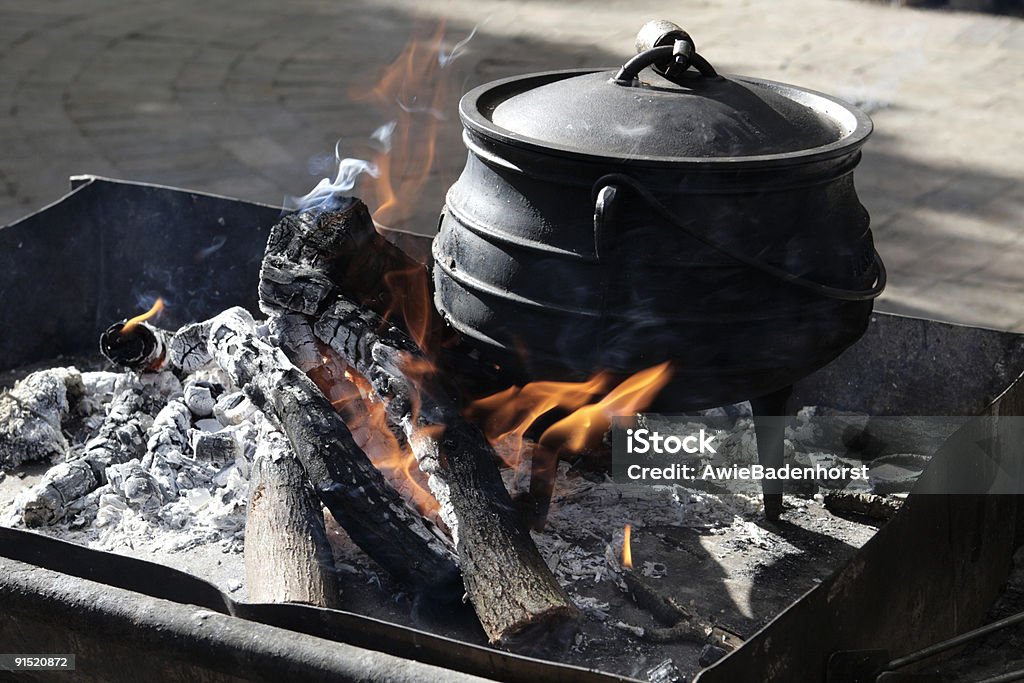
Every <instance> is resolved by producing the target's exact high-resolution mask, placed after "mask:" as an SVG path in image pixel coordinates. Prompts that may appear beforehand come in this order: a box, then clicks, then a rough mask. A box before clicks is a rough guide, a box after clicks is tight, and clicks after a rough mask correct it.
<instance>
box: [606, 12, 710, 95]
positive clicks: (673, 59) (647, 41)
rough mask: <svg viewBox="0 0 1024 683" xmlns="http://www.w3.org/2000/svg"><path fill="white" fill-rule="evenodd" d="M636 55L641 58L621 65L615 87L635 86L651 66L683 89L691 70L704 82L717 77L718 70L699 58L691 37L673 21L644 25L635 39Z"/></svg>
mask: <svg viewBox="0 0 1024 683" xmlns="http://www.w3.org/2000/svg"><path fill="white" fill-rule="evenodd" d="M636 51H637V53H638V54H637V55H636V56H635V57H633V58H632V59H630V60H629V61H628V62H626V63H625V64H623V65H622V68H621V69H619V71H618V73H616V74H615V76H614V77H613V78H612V83H615V84H617V85H627V86H628V85H633V82H634V81H635V80H636V78H637V76H638V75H639V74H640V72H641V71H643V70H644V69H646V68H647V67H649V66H650V67H653V68H654V70H655V71H656V72H658V73H659V74H661V75H662V76H664V77H665V78H667V79H668V80H670V81H672V82H673V83H676V84H679V85H683V82H682V80H681V79H682V77H683V74H684V73H685V72H686V70H687V69H689V68H690V67H691V66H692V67H694V68H696V69H697V71H699V72H700V74H701V75H702V76H704V77H705V78H715V77H717V76H718V72H717V71H715V67H713V66H711V64H710V63H709V62H708V60H706V59H704V58H703V57H701V56H700V55H699V54H697V48H696V46H695V45H694V42H693V38H691V37H690V34H689V33H687V32H686V31H684V30H683V29H682V28H680V27H679V26H678V25H676V24H673V23H672V22H671V21H666V20H664V19H657V20H655V21H649V22H647V23H646V24H644V26H643V28H641V29H640V32H639V33H637V35H636Z"/></svg>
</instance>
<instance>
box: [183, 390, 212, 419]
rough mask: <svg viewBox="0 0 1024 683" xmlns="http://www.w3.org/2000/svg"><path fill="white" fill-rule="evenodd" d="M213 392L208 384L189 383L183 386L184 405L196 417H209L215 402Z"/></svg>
mask: <svg viewBox="0 0 1024 683" xmlns="http://www.w3.org/2000/svg"><path fill="white" fill-rule="evenodd" d="M213 392H214V387H213V386H212V385H211V384H210V383H209V382H193V383H189V384H187V385H186V386H185V405H186V406H188V409H189V410H190V411H192V414H193V415H195V416H196V417H210V416H211V415H213V406H214V404H215V403H216V402H217V399H216V398H214V393H213Z"/></svg>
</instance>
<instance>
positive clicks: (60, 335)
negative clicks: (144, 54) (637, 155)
mask: <svg viewBox="0 0 1024 683" xmlns="http://www.w3.org/2000/svg"><path fill="white" fill-rule="evenodd" d="M73 188H74V189H73V191H72V192H71V193H70V194H69V195H68V196H66V197H65V198H64V199H62V200H61V201H60V202H58V203H56V204H54V205H52V206H50V207H48V208H47V209H44V210H43V211H41V212H39V213H37V214H34V215H32V216H29V217H28V218H26V219H24V220H22V221H19V222H17V223H15V224H12V225H10V226H8V227H6V228H3V229H0V296H2V297H3V300H4V313H3V320H2V329H3V335H2V336H0V352H2V355H0V359H2V360H0V364H2V366H3V367H0V369H8V368H11V367H16V366H20V365H24V364H28V363H34V362H38V361H43V360H49V359H53V358H55V357H56V356H57V355H59V354H79V353H83V352H90V351H92V350H93V349H94V347H95V344H96V339H97V338H98V335H99V334H100V333H101V332H102V330H103V328H104V327H105V326H106V324H107V323H109V321H111V320H117V319H120V318H122V317H124V316H126V315H127V314H129V313H131V312H134V311H135V310H136V308H137V304H138V301H137V297H138V296H139V295H140V294H143V293H145V292H146V291H148V290H150V289H152V290H160V291H161V292H163V293H167V294H169V296H170V298H171V300H172V302H174V303H176V304H177V307H176V310H175V311H173V312H174V313H176V314H177V319H176V320H174V321H172V322H173V323H180V322H184V321H186V319H194V318H203V317H207V316H209V315H212V314H214V313H215V312H217V311H219V310H221V309H223V308H225V307H227V306H230V305H237V304H242V305H247V306H248V307H250V308H252V309H253V310H255V286H254V283H255V282H256V279H257V276H258V267H259V261H260V257H261V255H262V252H263V244H264V240H265V237H266V234H267V230H268V229H269V227H270V225H271V224H272V223H273V222H274V221H275V220H276V219H277V217H278V216H279V214H280V210H279V209H277V208H275V207H270V206H263V205H256V204H251V203H246V202H240V201H236V200H231V199H226V198H221V197H212V196H208V195H201V194H197V193H192V192H186V191H180V190H172V189H168V188H160V187H154V186H151V185H139V184H132V183H124V182H120V181H111V180H105V179H99V178H92V177H86V178H78V179H75V180H74V182H73ZM221 236H223V237H221ZM398 237H401V236H398ZM217 244H220V247H218V249H216V250H214V251H213V252H209V249H210V248H211V247H212V246H215V245H217ZM415 246H420V247H421V246H422V243H420V244H418V245H415ZM200 252H202V254H203V255H204V256H205V258H202V259H197V255H198V254H200ZM191 283H197V284H199V285H201V288H200V289H188V290H181V291H180V292H177V293H176V292H175V291H174V290H173V289H171V291H170V292H168V285H169V284H173V285H177V286H179V287H192V284H191ZM176 294H177V298H176V299H175V296H176ZM1022 373H1024V336H1022V335H1016V334H1009V333H1003V332H996V331H992V330H984V329H978V328H970V327H961V326H956V325H949V324H944V323H938V322H934V321H929V320H920V319H915V318H905V317H900V316H891V315H885V314H875V315H874V316H873V317H872V319H871V322H870V324H869V327H868V330H867V332H866V334H865V336H864V337H863V339H862V340H861V341H860V342H858V343H857V344H856V345H854V346H853V347H851V348H850V349H849V350H848V351H847V352H846V353H844V354H843V355H842V356H840V357H839V358H838V359H837V360H836V361H835V362H833V363H832V364H830V365H828V366H827V367H825V368H824V369H822V370H820V371H818V372H816V373H815V374H813V375H811V376H809V377H807V378H806V379H804V380H802V381H800V382H798V383H797V385H796V387H795V397H794V400H795V402H799V404H806V405H813V404H827V405H830V406H833V407H835V408H839V409H845V410H853V411H857V412H862V413H867V414H871V415H992V416H999V415H1022V414H1024V382H1022V381H1021V377H1022ZM977 457H978V456H976V455H974V454H973V453H972V452H961V451H958V450H957V444H956V442H955V441H953V440H951V441H950V442H947V444H946V446H944V447H943V448H942V449H940V451H939V452H938V453H937V454H936V456H935V457H934V458H933V461H932V465H931V466H930V468H929V470H928V472H927V473H926V478H927V476H928V475H929V474H931V473H933V472H934V471H936V470H939V471H941V469H942V468H943V467H944V466H945V464H948V463H950V462H954V461H955V462H957V463H960V464H963V463H964V462H971V459H972V458H977ZM1022 510H1024V505H1022V504H1021V498H1020V497H1019V496H1008V495H1004V496H944V495H921V494H911V496H910V498H909V500H908V502H907V503H906V504H905V505H904V507H903V509H902V510H901V512H900V513H899V514H898V515H897V516H896V518H895V519H893V520H892V521H891V522H890V523H889V524H887V525H886V526H885V527H884V528H882V529H881V530H880V531H879V532H878V533H877V534H876V535H875V536H874V537H873V538H872V539H871V540H870V541H869V542H868V543H867V544H866V545H865V546H864V547H863V548H862V549H861V550H859V551H858V552H857V553H856V554H855V555H854V557H853V558H852V560H851V561H850V562H849V563H848V564H846V565H845V566H844V567H842V568H841V569H840V570H839V571H837V572H836V573H835V574H834V575H833V576H831V577H830V578H829V579H827V580H826V581H824V582H823V583H822V584H821V585H819V586H818V587H816V588H815V589H814V590H812V591H810V592H809V593H807V594H806V595H805V596H804V597H803V598H801V599H800V600H799V601H797V602H796V603H794V604H793V605H792V606H791V607H789V608H788V609H787V610H785V611H784V612H783V613H782V614H780V615H779V616H778V617H776V618H775V619H774V620H773V621H772V622H771V623H770V624H768V625H767V626H766V627H765V628H764V629H762V630H761V631H760V632H758V633H757V634H755V635H754V636H753V637H752V638H751V639H750V640H749V641H748V642H747V643H746V644H745V645H744V646H743V647H741V648H740V649H738V650H737V651H735V652H733V653H732V654H731V655H729V656H727V657H725V658H724V659H722V660H721V661H719V662H718V663H717V664H716V665H714V666H713V667H711V668H710V669H707V670H705V671H704V672H702V673H701V674H700V675H699V676H698V679H697V680H698V681H700V683H716V682H718V681H767V680H774V681H815V680H824V678H825V671H826V665H827V661H828V658H829V657H830V655H831V654H832V653H835V652H839V651H850V650H862V649H868V648H878V647H884V648H886V649H888V650H889V651H890V652H891V653H892V654H893V655H894V656H899V655H901V654H905V653H908V652H911V651H913V650H915V649H919V648H920V647H923V646H925V645H928V644H931V643H933V642H936V641H938V640H941V639H943V638H946V637H949V636H951V635H954V634H957V633H960V632H963V631H965V630H967V629H969V628H971V627H973V626H975V625H977V624H978V623H979V622H980V620H981V619H982V616H983V614H984V612H985V610H986V608H987V607H988V606H989V605H990V604H991V602H992V600H993V599H994V597H995V596H996V594H997V593H998V591H999V589H1000V588H1001V586H1002V585H1003V583H1004V581H1005V579H1006V576H1007V574H1008V571H1009V568H1010V558H1011V554H1012V552H1013V549H1014V548H1015V547H1016V546H1017V545H1019V543H1020V542H1021V541H1022V540H1024V539H1022V536H1024V533H1022V532H1024V520H1022ZM893 577H901V578H902V579H903V580H902V581H895V580H893ZM0 604H3V606H4V609H3V611H2V613H0V652H34V653H43V652H49V653H58V652H60V653H74V654H76V656H77V662H76V665H77V671H76V673H75V674H73V676H74V677H75V678H76V679H82V680H96V681H101V680H102V681H111V680H127V679H129V678H132V679H135V678H138V677H140V676H141V677H143V678H147V679H150V678H154V677H159V678H161V679H167V680H196V679H202V680H210V681H237V680H280V679H281V678H282V677H287V678H288V679H289V680H307V679H316V680H323V679H327V678H330V679H332V680H352V681H355V680H360V681H384V680H389V681H406V680H407V681H419V680H451V681H470V680H481V679H493V680H506V681H556V680H576V681H584V682H586V681H615V680H619V681H622V680H628V679H625V678H623V677H621V676H615V675H610V674H603V673H599V672H593V671H586V670H583V669H579V668H574V667H568V666H564V665H560V664H554V663H550V662H544V661H540V660H538V659H533V658H529V657H522V656H517V655H511V654H507V653H502V652H497V651H494V650H490V649H487V648H484V647H478V646H475V645H471V644H468V643H464V642H459V641H456V640H451V639H448V638H443V637H439V636H435V635H431V634H428V633H424V632H422V631H417V630H415V629H412V628H408V627H405V626H401V625H396V624H390V623H385V622H382V621H379V620H375V619H370V618H367V617H363V616H360V615H356V614H351V613H347V612H342V611H337V610H326V609H318V608H312V607H305V606H299V605H251V604H241V603H235V602H233V601H232V600H231V599H229V598H228V597H226V596H225V595H224V594H222V593H221V592H220V591H219V590H218V589H216V588H215V587H214V586H212V585H211V584H209V583H207V582H205V581H202V580H200V579H198V578H195V577H192V576H189V575H187V574H183V573H181V572H177V571H175V570H171V569H168V568H166V567H163V566H159V565H155V564H151V563H147V562H143V561H139V560H134V559H130V558H125V557H122V556H118V555H113V554H110V553H103V552H99V551H94V550H88V549H85V548H81V547H78V546H73V545H70V544H67V543H63V542H61V541H56V540H53V539H48V538H45V537H42V536H39V535H36V534H32V533H28V532H23V531H17V530H11V529H0ZM872 606H876V607H872ZM40 676H42V677H44V678H45V679H46V680H50V679H53V678H56V676H55V675H54V674H52V673H47V674H40Z"/></svg>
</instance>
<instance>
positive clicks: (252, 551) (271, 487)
mask: <svg viewBox="0 0 1024 683" xmlns="http://www.w3.org/2000/svg"><path fill="white" fill-rule="evenodd" d="M333 565H334V559H333V556H332V554H331V547H330V545H329V543H328V541H327V532H326V530H325V528H324V515H323V508H322V507H321V505H320V501H319V500H317V498H316V496H315V495H314V493H313V491H312V490H311V489H310V488H309V484H308V482H307V481H306V475H305V472H304V471H303V469H302V465H301V464H299V462H298V460H296V459H295V455H294V454H293V453H292V449H291V446H290V445H289V444H288V439H287V438H286V437H285V435H284V434H282V433H281V432H279V431H278V430H277V429H274V428H273V427H271V426H270V424H269V422H268V421H267V420H263V422H262V424H261V425H260V435H259V445H258V446H257V447H256V456H255V458H254V459H253V463H252V469H251V475H250V488H249V508H248V514H247V516H246V522H245V579H246V585H247V588H248V594H249V600H250V601H252V602H300V603H305V604H308V605H316V606H318V607H338V606H339V605H338V603H339V600H338V597H339V593H338V585H337V581H336V577H335V574H334V568H333Z"/></svg>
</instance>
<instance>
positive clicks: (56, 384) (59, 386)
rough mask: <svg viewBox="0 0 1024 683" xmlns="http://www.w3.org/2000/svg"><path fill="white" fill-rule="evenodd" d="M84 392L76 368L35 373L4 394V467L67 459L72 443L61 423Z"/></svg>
mask: <svg viewBox="0 0 1024 683" xmlns="http://www.w3.org/2000/svg"><path fill="white" fill-rule="evenodd" d="M84 393H85V388H84V386H83V384H82V375H81V373H79V372H78V370H76V369H75V368H54V369H52V370H40V371H38V372H33V373H32V374H30V375H29V376H27V377H26V378H25V379H23V380H21V381H20V382H18V383H16V384H15V385H14V388H13V389H11V390H10V391H4V392H2V393H0V469H13V468H15V467H18V466H19V465H21V464H22V463H25V462H36V461H49V460H52V459H54V458H57V457H61V458H63V457H64V456H65V455H66V454H67V451H68V442H67V439H66V438H65V437H64V433H63V432H62V431H61V423H62V422H63V421H64V420H65V419H67V417H68V415H69V413H70V410H71V405H72V404H73V403H74V401H75V400H77V398H79V397H81V396H82V395H83V394H84Z"/></svg>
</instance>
